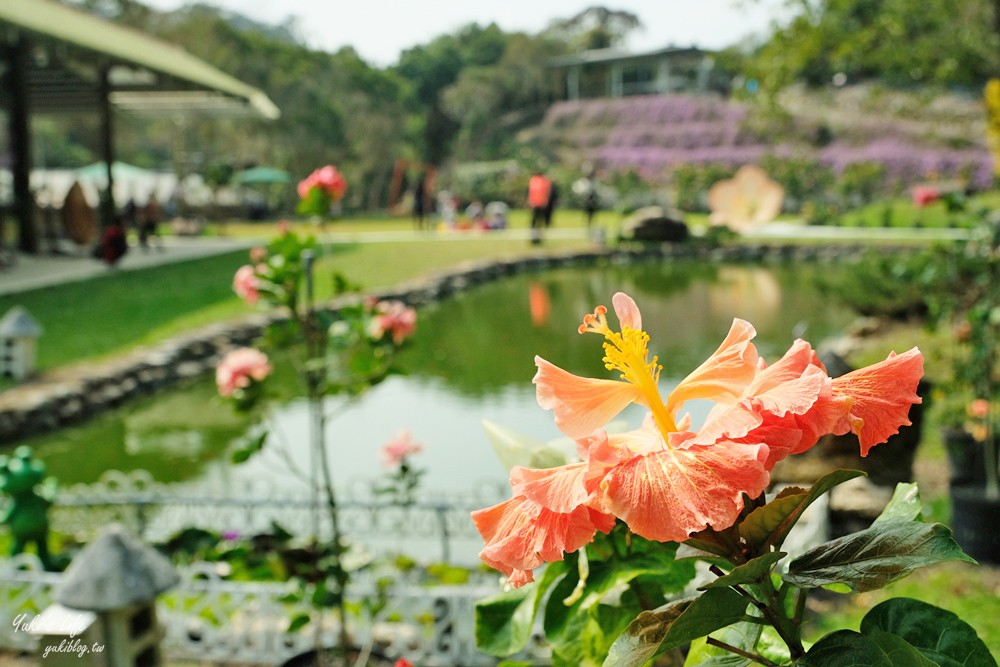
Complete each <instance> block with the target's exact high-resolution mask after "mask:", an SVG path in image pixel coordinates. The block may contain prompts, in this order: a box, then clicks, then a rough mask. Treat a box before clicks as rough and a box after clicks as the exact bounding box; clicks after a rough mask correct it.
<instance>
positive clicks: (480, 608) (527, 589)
mask: <svg viewBox="0 0 1000 667" xmlns="http://www.w3.org/2000/svg"><path fill="white" fill-rule="evenodd" d="M537 595H538V587H537V585H531V586H524V587H522V588H519V589H516V590H512V591H505V592H503V593H500V594H499V595H494V596H493V597H491V598H487V599H485V600H480V601H479V602H477V603H476V611H475V616H476V647H477V648H478V649H479V650H480V651H482V652H483V653H487V654H489V655H495V656H498V657H503V656H506V655H512V654H514V653H517V652H518V651H520V650H521V649H522V648H524V646H525V645H526V644H527V643H528V639H529V637H530V636H531V625H532V623H533V622H534V620H535V619H534V614H533V613H531V612H532V610H533V609H534V602H535V598H536V596H537Z"/></svg>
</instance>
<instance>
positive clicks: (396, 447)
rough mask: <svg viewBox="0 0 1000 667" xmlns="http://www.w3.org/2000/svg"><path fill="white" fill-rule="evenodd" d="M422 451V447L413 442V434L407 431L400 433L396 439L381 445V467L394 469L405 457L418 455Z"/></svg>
mask: <svg viewBox="0 0 1000 667" xmlns="http://www.w3.org/2000/svg"><path fill="white" fill-rule="evenodd" d="M422 451H424V446H423V445H421V444H420V443H419V442H413V434H412V433H410V432H409V431H400V432H399V433H398V434H396V437H395V438H393V439H392V440H390V441H389V442H387V443H385V444H384V445H382V450H381V452H380V456H381V458H382V465H383V466H384V467H386V468H395V467H396V466H398V465H399V464H401V463H402V462H403V461H404V459H406V457H407V456H410V455H412V454H418V453H420V452H422Z"/></svg>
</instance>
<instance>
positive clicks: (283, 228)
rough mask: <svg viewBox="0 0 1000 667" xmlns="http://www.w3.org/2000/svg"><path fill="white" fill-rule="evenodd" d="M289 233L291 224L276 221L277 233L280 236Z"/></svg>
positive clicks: (285, 221)
mask: <svg viewBox="0 0 1000 667" xmlns="http://www.w3.org/2000/svg"><path fill="white" fill-rule="evenodd" d="M290 231H292V223H290V222H288V221H287V220H279V221H278V233H279V234H281V235H282V236H284V235H285V234H288V233H289V232H290Z"/></svg>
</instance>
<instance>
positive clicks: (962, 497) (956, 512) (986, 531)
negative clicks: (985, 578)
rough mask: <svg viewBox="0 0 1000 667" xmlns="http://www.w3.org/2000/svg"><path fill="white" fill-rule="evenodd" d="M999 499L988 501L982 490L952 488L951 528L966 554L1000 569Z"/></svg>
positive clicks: (960, 487) (964, 487)
mask: <svg viewBox="0 0 1000 667" xmlns="http://www.w3.org/2000/svg"><path fill="white" fill-rule="evenodd" d="M998 517H1000V498H987V497H986V493H985V491H984V489H983V488H982V487H979V486H953V487H952V488H951V528H952V530H953V531H954V533H955V541H956V542H958V543H959V545H961V547H962V549H963V550H964V551H965V553H967V554H969V555H970V556H972V557H973V558H975V559H976V560H978V561H979V562H981V563H993V564H997V565H1000V530H997V518H998Z"/></svg>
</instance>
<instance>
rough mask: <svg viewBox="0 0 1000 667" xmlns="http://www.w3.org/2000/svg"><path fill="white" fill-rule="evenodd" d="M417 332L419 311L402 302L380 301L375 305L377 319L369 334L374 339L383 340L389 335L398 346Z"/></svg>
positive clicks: (372, 323) (372, 324)
mask: <svg viewBox="0 0 1000 667" xmlns="http://www.w3.org/2000/svg"><path fill="white" fill-rule="evenodd" d="M416 330H417V311H416V310H414V309H413V308H410V307H409V306H407V305H406V304H405V303H403V302H402V301H379V302H378V304H376V305H375V317H374V319H373V320H372V322H371V325H370V327H369V330H368V333H369V334H370V335H371V336H372V338H376V339H378V338H382V337H383V336H385V335H386V334H387V333H388V334H390V335H391V336H392V342H393V343H395V344H396V345H399V344H401V343H402V342H403V341H404V340H406V339H407V338H409V337H410V336H412V335H413V332H414V331H416Z"/></svg>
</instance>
